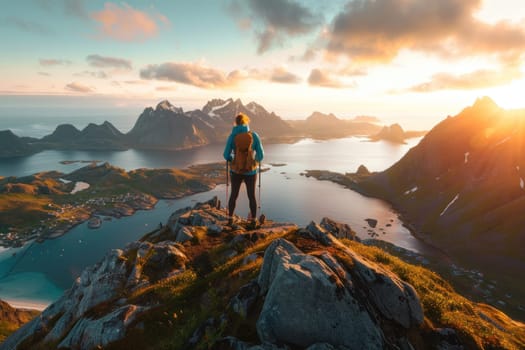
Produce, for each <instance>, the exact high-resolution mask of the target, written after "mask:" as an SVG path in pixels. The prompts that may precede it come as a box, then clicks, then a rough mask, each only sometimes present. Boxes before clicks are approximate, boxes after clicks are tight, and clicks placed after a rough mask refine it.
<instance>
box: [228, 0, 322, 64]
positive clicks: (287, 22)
mask: <svg viewBox="0 0 525 350" xmlns="http://www.w3.org/2000/svg"><path fill="white" fill-rule="evenodd" d="M230 11H231V13H232V16H235V17H238V16H243V15H244V14H246V13H247V16H249V17H250V18H249V19H245V18H241V20H239V19H237V21H238V23H244V24H249V26H245V27H246V28H247V29H249V28H253V29H254V31H255V36H256V38H257V41H258V47H257V52H258V53H259V54H263V53H264V52H266V51H268V50H270V49H271V48H272V47H274V46H277V45H281V44H282V43H283V42H284V40H285V39H286V37H289V36H297V35H302V34H306V33H309V32H312V31H314V30H315V29H316V27H318V26H319V25H320V23H321V22H322V18H321V17H320V16H318V15H316V14H314V13H313V12H312V11H311V10H310V9H309V8H308V7H306V6H304V5H303V4H302V3H300V2H298V1H295V0H248V1H244V2H240V1H237V2H236V1H234V2H232V3H231V6H230Z"/></svg>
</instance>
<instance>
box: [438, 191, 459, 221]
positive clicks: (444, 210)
mask: <svg viewBox="0 0 525 350" xmlns="http://www.w3.org/2000/svg"><path fill="white" fill-rule="evenodd" d="M458 198H459V193H458V194H456V197H454V199H452V200H451V201H450V203H448V204H447V206H446V207H445V209H443V211H442V212H441V214H439V216H443V214H445V212H446V211H447V210H448V208H450V207H451V206H452V204H454V203H455V202H456V201H457V200H458Z"/></svg>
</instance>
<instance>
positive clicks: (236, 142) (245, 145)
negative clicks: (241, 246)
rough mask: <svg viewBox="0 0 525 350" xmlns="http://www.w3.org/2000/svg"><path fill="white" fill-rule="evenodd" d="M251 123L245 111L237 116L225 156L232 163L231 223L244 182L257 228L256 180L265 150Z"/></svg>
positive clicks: (251, 218) (251, 219) (251, 223)
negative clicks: (251, 129)
mask: <svg viewBox="0 0 525 350" xmlns="http://www.w3.org/2000/svg"><path fill="white" fill-rule="evenodd" d="M249 123H250V118H249V117H248V116H247V115H246V114H244V113H239V114H238V115H237V116H236V117H235V125H234V127H233V129H232V132H231V134H230V136H229V137H228V141H227V142H226V147H225V148H224V154H223V156H224V159H226V161H227V162H228V163H231V166H230V175H231V183H232V192H231V195H230V199H229V201H228V215H229V216H230V220H229V224H230V225H231V224H232V223H233V212H234V211H235V203H236V201H237V197H238V196H239V190H240V188H241V183H242V182H244V183H245V184H246V192H247V194H248V200H249V202H250V226H252V227H254V228H255V226H256V225H257V200H256V199H255V182H256V180H257V166H258V165H259V164H260V162H261V161H262V160H263V158H264V150H263V147H262V143H261V139H260V138H259V135H257V133H255V132H253V131H250V126H249ZM259 171H260V169H259Z"/></svg>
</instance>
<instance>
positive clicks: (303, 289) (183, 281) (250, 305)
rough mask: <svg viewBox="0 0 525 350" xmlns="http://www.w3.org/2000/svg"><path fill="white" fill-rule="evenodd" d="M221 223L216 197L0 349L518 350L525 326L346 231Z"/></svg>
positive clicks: (136, 247)
mask: <svg viewBox="0 0 525 350" xmlns="http://www.w3.org/2000/svg"><path fill="white" fill-rule="evenodd" d="M248 227H249V226H248V225H247V223H246V222H245V221H244V220H242V219H241V218H238V217H236V218H235V220H233V223H231V222H229V220H228V217H227V215H226V213H225V210H224V209H222V208H220V202H219V201H218V200H217V198H213V199H211V200H210V201H208V202H206V203H198V204H196V205H195V206H194V207H187V208H183V209H180V210H177V211H176V212H174V213H173V214H172V215H171V216H170V217H169V218H168V220H167V222H166V223H165V224H163V225H162V227H159V228H158V229H155V230H154V231H152V232H149V233H147V234H146V235H145V236H144V237H143V238H142V239H141V240H139V241H136V242H132V243H129V244H128V245H127V246H126V247H125V248H123V249H114V250H112V251H110V252H108V253H107V255H106V256H105V257H104V258H103V259H102V260H101V261H100V262H99V263H98V264H96V265H94V266H91V267H89V268H87V269H86V270H84V271H83V272H82V274H81V275H80V276H79V277H78V278H77V280H76V281H75V283H74V284H73V286H72V287H71V288H70V289H69V290H68V291H66V292H65V293H64V295H63V296H62V297H61V298H60V299H59V300H58V301H56V302H55V303H54V304H52V305H50V306H49V307H48V308H47V309H46V310H44V311H43V312H42V313H41V314H40V315H39V316H38V317H36V318H35V319H33V320H32V321H31V322H29V323H27V324H26V325H24V326H23V327H22V328H20V329H19V330H18V331H17V332H15V333H14V334H12V335H11V336H10V337H9V338H8V339H7V340H6V341H5V342H4V343H3V344H1V345H0V349H2V350H3V349H55V348H57V349H100V348H104V349H251V350H255V349H310V350H314V349H326V350H328V349H486V348H492V349H519V348H523V346H525V330H524V326H523V325H522V324H520V323H518V322H514V321H513V320H511V319H509V318H508V317H507V316H505V315H504V314H502V313H501V312H499V311H498V310H496V309H494V308H492V307H490V306H487V305H483V304H476V303H473V302H470V301H469V300H467V299H464V298H463V297H461V296H460V295H458V294H456V293H455V292H454V291H453V290H452V288H451V287H450V286H449V285H448V284H447V283H446V282H445V281H444V280H442V279H441V278H440V277H439V276H437V275H436V274H434V273H432V272H431V271H429V270H425V269H423V268H422V267H419V266H413V265H409V264H407V263H404V262H403V261H401V260H400V259H398V258H396V257H394V256H391V255H389V254H387V253H385V252H384V251H382V250H380V249H378V248H376V247H371V246H367V245H366V244H364V243H366V242H364V243H361V242H359V239H357V238H356V237H355V233H354V232H353V231H352V229H351V228H350V227H349V226H348V225H345V224H341V223H337V222H334V221H333V220H330V219H328V218H324V219H323V220H322V221H321V222H320V223H316V222H311V223H310V224H309V225H308V226H307V227H303V228H300V227H297V226H296V225H294V224H287V223H276V222H272V221H269V220H268V221H266V222H265V223H264V224H262V225H258V227H256V228H248Z"/></svg>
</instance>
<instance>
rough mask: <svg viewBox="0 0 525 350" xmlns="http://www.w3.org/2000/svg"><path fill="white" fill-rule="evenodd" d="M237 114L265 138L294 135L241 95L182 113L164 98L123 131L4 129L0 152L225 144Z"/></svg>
mask: <svg viewBox="0 0 525 350" xmlns="http://www.w3.org/2000/svg"><path fill="white" fill-rule="evenodd" d="M239 112H243V113H245V114H247V115H248V116H249V117H250V119H251V123H250V125H251V127H252V129H254V130H256V131H257V132H258V133H259V134H260V136H261V138H262V139H263V140H276V141H278V140H282V139H283V138H289V137H295V136H296V132H295V130H294V129H292V127H290V125H289V124H288V123H287V122H285V121H284V120H282V119H281V118H280V117H279V116H277V115H276V114H275V113H273V112H271V113H270V112H268V111H267V110H266V109H265V108H264V107H262V106H261V105H259V104H257V103H255V102H250V103H248V104H247V105H244V104H243V103H242V102H241V100H239V99H237V100H233V99H231V98H230V99H227V100H221V99H214V100H211V101H209V102H208V103H206V105H204V107H203V108H202V110H200V109H197V110H193V111H187V112H185V111H184V110H183V109H182V108H180V107H175V106H174V105H172V104H171V103H170V102H169V101H167V100H164V101H161V102H160V103H158V104H157V106H156V107H155V108H152V107H148V108H146V109H144V111H143V112H142V113H141V115H140V116H139V117H138V119H137V121H136V122H135V125H134V126H133V128H132V129H131V130H130V131H129V132H128V133H126V134H123V133H122V132H120V131H119V130H118V129H117V128H116V127H115V126H113V125H112V124H111V123H110V122H107V121H106V122H104V123H102V124H100V125H96V124H93V123H90V124H89V125H88V126H86V127H85V128H84V129H82V130H78V129H77V128H76V127H74V126H73V125H71V124H61V125H58V126H57V128H56V129H55V131H54V132H53V133H51V134H50V135H47V136H44V137H43V138H41V139H30V138H21V137H18V136H16V135H15V134H13V133H12V132H11V131H8V130H6V131H2V133H3V134H5V135H4V136H3V137H2V141H3V143H5V147H3V148H2V151H0V156H2V157H7V156H19V155H28V154H31V153H35V152H38V151H40V150H43V149H80V150H90V149H100V150H105V149H107V150H114V149H117V150H122V149H128V148H136V149H166V150H179V149H188V148H192V147H198V146H202V145H206V144H209V143H214V142H224V140H225V138H226V137H227V136H228V134H229V133H230V131H231V128H232V126H233V120H234V119H233V118H234V117H235V115H236V114H238V113H239Z"/></svg>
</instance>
